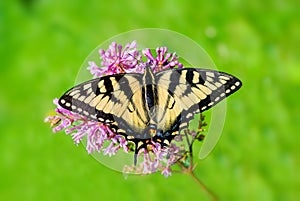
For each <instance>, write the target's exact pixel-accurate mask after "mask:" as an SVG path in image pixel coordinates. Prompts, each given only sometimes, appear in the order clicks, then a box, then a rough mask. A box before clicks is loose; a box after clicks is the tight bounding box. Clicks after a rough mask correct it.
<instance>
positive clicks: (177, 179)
mask: <svg viewBox="0 0 300 201" xmlns="http://www.w3.org/2000/svg"><path fill="white" fill-rule="evenodd" d="M299 7H300V5H299V4H296V3H293V2H291V1H280V0H277V1H271V0H269V1H264V3H261V2H260V1H249V2H247V3H246V2H242V1H238V0H235V1H234V0H231V1H222V2H217V1H216V2H215V1H206V2H200V1H181V2H179V1H155V0H152V1H144V2H142V1H133V0H132V1H124V2H121V1H120V2H116V1H114V2H113V1H76V2H75V1H71V0H65V1H58V0H53V1H50V0H40V1H38V0H19V1H17V0H15V1H5V0H3V1H1V2H0V58H1V60H0V61H1V67H0V70H1V74H0V76H1V79H0V84H1V96H0V131H1V135H0V163H1V164H0V199H1V200H130V201H135V200H136V201H139V200H164V201H167V200H172V201H176V200H209V199H208V197H207V195H206V194H205V193H204V192H203V191H202V190H201V189H200V188H199V187H198V186H197V185H196V184H195V183H194V182H193V180H192V179H191V178H190V177H188V176H187V175H177V174H175V175H173V176H172V177H170V178H167V179H165V178H164V177H163V176H162V175H160V174H159V173H157V174H154V175H150V176H129V177H127V178H124V176H123V175H122V174H121V173H118V172H115V171H112V170H110V169H108V168H106V167H104V166H103V165H101V164H100V163H98V162H97V161H96V160H94V159H93V158H92V157H91V156H89V155H87V153H86V151H85V149H84V147H83V146H82V145H81V146H78V147H76V146H75V145H74V144H73V142H72V140H71V138H70V136H66V135H65V134H63V133H62V132H61V133H60V134H52V133H51V129H49V125H48V124H44V123H43V119H44V117H45V116H46V114H47V113H48V112H49V111H50V110H51V109H53V105H52V99H53V98H54V97H57V96H59V95H61V93H62V92H63V91H65V90H66V89H67V88H69V87H70V86H72V85H73V83H74V79H75V77H76V74H77V71H78V69H79V67H80V66H81V64H82V62H83V61H84V59H85V58H86V56H87V55H88V54H89V53H90V52H91V51H92V50H93V49H94V48H95V47H96V46H98V45H99V44H100V43H101V42H103V41H105V40H106V39H108V38H110V37H112V36H114V35H116V34H119V33H122V32H124V31H129V30H132V29H137V28H148V27H157V28H166V29H171V30H174V31H177V32H179V33H182V34H185V35H187V36H188V37H190V38H192V39H193V40H195V41H196V42H197V43H199V44H200V45H201V46H202V47H203V48H204V49H206V51H207V52H208V53H209V54H210V56H211V57H212V58H213V60H214V61H215V63H216V65H217V66H219V69H220V70H222V71H226V72H230V73H232V74H234V75H236V76H237V77H239V78H240V79H241V80H242V81H243V83H244V86H243V88H242V90H240V91H239V92H238V93H236V94H235V95H234V96H232V97H231V98H230V99H229V100H228V101H227V107H228V109H227V119H226V124H225V127H224V132H223V134H222V137H221V140H220V141H219V143H218V145H217V147H216V148H215V149H214V151H213V152H212V153H211V155H209V157H208V158H206V159H205V160H203V161H200V162H199V164H198V166H197V168H196V173H197V175H198V176H199V177H200V178H201V180H202V181H203V182H204V183H206V184H207V186H209V188H211V189H212V190H213V191H214V192H215V193H216V194H217V195H218V196H219V198H220V199H221V200H297V198H298V199H299V198H300V193H299V192H298V191H299V190H300V182H299V181H300V174H299V173H298V172H299V165H300V163H299V154H297V153H299V152H300V141H299V140H300V134H299V133H298V131H299V129H300V126H299V124H300V115H299V112H300V107H299V100H298V98H299V96H298V93H299V91H300V64H299V63H300V56H299V51H300V21H299V18H300V15H299Z"/></svg>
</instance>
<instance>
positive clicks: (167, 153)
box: [45, 41, 195, 177]
mask: <svg viewBox="0 0 300 201" xmlns="http://www.w3.org/2000/svg"><path fill="white" fill-rule="evenodd" d="M141 52H142V53H141ZM141 52H140V51H137V43H136V42H135V41H133V42H131V43H128V44H127V45H125V46H124V47H123V46H122V45H118V44H117V43H115V42H113V43H112V44H111V45H110V46H109V48H108V49H107V50H106V51H105V50H103V49H101V50H99V54H100V58H101V60H102V62H101V67H99V66H98V65H97V64H96V63H95V62H94V61H90V62H88V64H89V66H88V68H87V69H88V70H89V71H90V73H91V74H92V75H93V76H94V77H101V76H104V75H112V74H118V73H131V72H135V73H142V71H143V69H144V67H145V66H146V65H147V64H153V65H151V66H153V67H152V68H153V69H152V70H153V71H154V72H158V71H161V70H164V69H169V68H175V67H177V68H182V67H183V65H182V64H181V63H180V62H179V61H178V57H177V56H176V53H168V49H167V47H159V48H157V49H156V55H155V56H154V53H153V52H152V51H151V50H150V49H148V48H147V49H145V50H142V51H141ZM142 55H143V56H144V58H146V60H147V61H146V62H143V59H142ZM54 104H55V105H56V109H55V112H56V115H54V116H49V117H47V118H46V119H45V121H46V122H50V124H51V127H53V132H54V133H56V132H58V131H61V130H64V131H65V133H66V134H70V135H71V136H72V139H73V140H74V143H75V144H79V143H80V142H81V141H82V139H83V138H84V137H86V139H87V142H86V143H87V145H86V149H87V152H88V153H89V154H91V153H93V152H101V151H102V152H103V154H105V155H109V156H112V155H114V154H116V153H117V152H118V151H119V150H123V151H125V152H127V153H128V152H130V151H132V149H131V148H130V143H129V142H128V141H127V140H126V138H125V136H122V135H118V134H116V133H114V132H113V131H112V130H111V129H110V127H109V126H107V125H105V124H103V123H100V122H96V121H91V120H89V119H87V118H86V117H84V116H81V115H79V114H76V113H73V112H71V111H69V110H66V109H64V108H62V107H61V106H60V105H59V104H58V100H57V99H55V100H54ZM183 136H184V135H183V134H180V135H178V136H176V137H175V139H174V140H173V141H172V142H171V144H170V145H169V146H165V147H162V146H161V144H160V143H157V142H154V141H152V142H151V143H150V144H149V145H148V146H147V149H146V148H144V149H141V150H140V151H139V153H138V154H137V155H138V156H137V157H138V158H139V163H138V164H136V165H132V166H125V167H124V172H126V173H129V172H130V173H131V172H134V173H140V174H150V173H153V172H156V171H161V173H162V174H163V175H164V176H166V177H167V176H170V175H171V166H172V165H173V164H175V163H177V162H178V161H179V160H181V159H182V158H183V156H184V155H185V154H186V153H187V150H188V149H186V147H185V146H183V145H182V143H181V142H182V141H184V139H183ZM185 137H186V136H185ZM188 137H192V139H194V138H195V132H189V136H188ZM187 140H188V139H187ZM188 146H191V143H190V144H189V145H188ZM140 159H142V160H140Z"/></svg>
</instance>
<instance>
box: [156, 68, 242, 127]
mask: <svg viewBox="0 0 300 201" xmlns="http://www.w3.org/2000/svg"><path fill="white" fill-rule="evenodd" d="M156 79H157V83H158V85H159V86H161V87H163V88H165V90H167V91H168V93H169V95H170V96H172V97H173V100H174V101H175V103H174V105H176V108H175V110H177V112H176V113H177V114H178V115H177V116H176V117H177V118H176V120H175V117H173V119H174V121H173V122H174V123H173V125H172V126H170V127H171V128H172V127H174V128H176V129H177V128H178V125H179V127H180V129H183V128H185V127H187V126H188V122H189V121H190V120H191V119H192V118H193V116H194V114H196V113H200V112H203V111H205V110H208V109H209V108H211V107H212V106H214V105H216V104H217V103H218V102H220V101H221V100H223V99H224V98H226V97H227V96H229V95H230V94H232V93H234V92H235V91H237V90H238V89H239V88H240V87H241V86H242V83H241V81H240V80H239V79H238V78H236V77H234V76H232V75H230V74H227V73H223V72H219V71H214V70H206V69H197V68H183V69H172V70H166V71H161V72H158V73H157V74H156ZM166 100H167V99H166ZM161 102H162V101H161ZM167 104H170V103H169V102H168V103H167ZM173 113H174V111H173ZM165 115H166V116H172V115H173V114H171V111H170V110H167V111H166V114H165Z"/></svg>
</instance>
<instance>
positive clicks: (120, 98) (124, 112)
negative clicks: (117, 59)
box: [59, 65, 242, 154]
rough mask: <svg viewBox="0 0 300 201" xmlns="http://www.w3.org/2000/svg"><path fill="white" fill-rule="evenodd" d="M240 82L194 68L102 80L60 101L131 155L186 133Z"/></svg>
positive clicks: (82, 86) (88, 83) (148, 68)
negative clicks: (131, 147) (121, 141)
mask: <svg viewBox="0 0 300 201" xmlns="http://www.w3.org/2000/svg"><path fill="white" fill-rule="evenodd" d="M241 86H242V83H241V81H240V80H239V79H238V78H236V77H234V76H232V75H230V74H227V73H224V72H219V71H215V70H208V69H198V68H182V69H168V70H163V71H159V72H156V73H154V72H153V71H152V67H151V66H150V65H148V66H146V67H145V69H144V73H141V74H139V73H123V74H114V75H108V76H103V77H100V78H96V79H92V80H89V81H86V82H84V83H81V84H79V85H77V86H75V87H73V88H71V89H70V90H68V91H67V92H66V93H65V94H63V95H62V97H61V98H60V99H59V105H60V106H61V107H63V108H65V109H67V110H69V111H72V112H75V113H78V114H80V115H83V116H85V117H87V118H88V119H89V120H92V121H98V122H101V123H103V124H105V125H108V126H109V127H110V129H111V130H112V131H113V132H115V133H116V134H121V135H123V136H125V138H126V140H128V141H131V142H133V143H134V144H135V154H137V153H138V152H139V150H140V149H142V148H147V145H148V144H150V143H151V141H154V142H158V143H160V144H161V146H162V147H164V146H168V145H169V144H170V142H171V141H172V139H173V138H174V137H175V136H176V135H178V134H179V133H180V131H181V130H183V129H184V128H187V127H188V125H189V121H190V120H191V119H193V117H194V114H197V113H202V112H203V111H205V110H208V109H209V108H211V107H212V106H214V105H216V104H217V103H218V102H220V101H221V100H223V99H224V98H225V97H227V96H229V95H230V94H232V93H234V92H235V91H237V90H238V89H239V88H240V87H241Z"/></svg>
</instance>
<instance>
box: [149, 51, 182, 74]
mask: <svg viewBox="0 0 300 201" xmlns="http://www.w3.org/2000/svg"><path fill="white" fill-rule="evenodd" d="M167 51H168V48H167V47H158V48H156V58H155V57H154V56H153V55H152V53H151V50H150V49H149V48H147V49H145V50H143V54H144V55H145V56H146V57H147V58H148V60H149V61H148V62H149V63H150V64H153V66H154V69H153V71H154V72H157V71H161V70H164V69H169V68H174V67H176V66H177V67H178V68H182V67H183V65H182V64H181V63H179V62H178V57H177V56H176V53H175V52H174V53H167Z"/></svg>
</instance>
